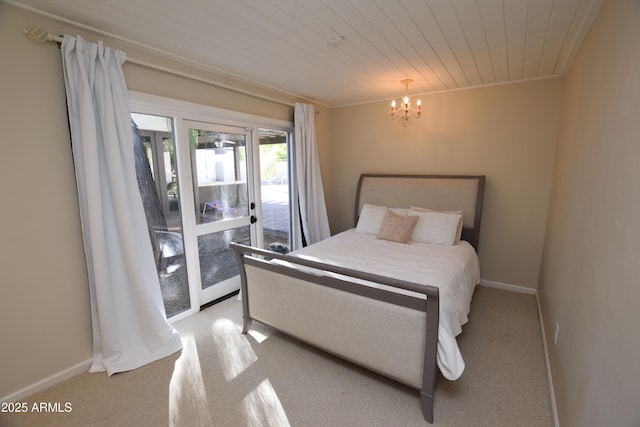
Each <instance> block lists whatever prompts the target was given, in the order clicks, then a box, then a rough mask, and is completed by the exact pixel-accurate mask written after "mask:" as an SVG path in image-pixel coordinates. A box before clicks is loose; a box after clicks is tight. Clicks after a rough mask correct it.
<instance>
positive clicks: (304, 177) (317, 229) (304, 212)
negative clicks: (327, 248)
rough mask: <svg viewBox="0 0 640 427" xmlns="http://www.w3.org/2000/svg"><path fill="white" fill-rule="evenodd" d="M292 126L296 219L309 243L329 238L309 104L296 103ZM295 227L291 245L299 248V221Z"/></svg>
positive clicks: (313, 125) (312, 111) (312, 112)
mask: <svg viewBox="0 0 640 427" xmlns="http://www.w3.org/2000/svg"><path fill="white" fill-rule="evenodd" d="M294 125H295V141H294V142H295V147H294V152H295V158H296V162H295V168H296V179H297V188H298V205H299V209H300V222H301V223H302V224H301V227H302V232H303V233H304V238H305V240H306V243H307V244H308V245H310V244H312V243H316V242H319V241H321V240H324V239H326V238H328V237H331V231H330V230H329V219H328V217H327V208H326V205H325V201H324V190H323V188H322V176H321V174H320V159H319V158H318V144H317V142H316V126H315V111H314V108H313V105H309V104H301V103H296V105H295V112H294ZM295 226H296V227H297V229H296V228H295V227H294V244H295V248H300V247H302V236H301V235H300V234H301V233H300V232H299V231H300V230H299V227H300V224H297V223H296V224H295Z"/></svg>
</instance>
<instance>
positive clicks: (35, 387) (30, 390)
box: [0, 359, 92, 402]
mask: <svg viewBox="0 0 640 427" xmlns="http://www.w3.org/2000/svg"><path fill="white" fill-rule="evenodd" d="M91 363H92V360H91V359H88V360H85V361H84V362H80V363H78V364H77V365H74V366H71V367H70V368H67V369H65V370H64V371H61V372H58V373H57V374H53V375H51V376H50V377H47V378H45V379H43V380H40V381H38V382H37V383H34V384H31V385H29V386H27V387H25V388H23V389H21V390H18V391H16V392H14V393H11V394H9V395H7V396H2V397H0V402H15V401H17V400H19V399H23V398H25V397H27V396H30V395H32V394H34V393H37V392H39V391H42V390H45V389H47V388H49V387H52V386H54V385H56V384H58V383H61V382H63V381H65V380H68V379H69V378H71V377H73V376H75V375H78V374H82V373H84V372H87V371H89V368H90V367H91Z"/></svg>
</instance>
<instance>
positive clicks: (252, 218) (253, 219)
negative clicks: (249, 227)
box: [251, 215, 258, 224]
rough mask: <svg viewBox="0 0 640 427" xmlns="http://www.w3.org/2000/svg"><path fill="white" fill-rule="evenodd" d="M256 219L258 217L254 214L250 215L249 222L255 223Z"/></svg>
mask: <svg viewBox="0 0 640 427" xmlns="http://www.w3.org/2000/svg"><path fill="white" fill-rule="evenodd" d="M257 221H258V218H256V217H255V215H251V224H255V223H256V222H257Z"/></svg>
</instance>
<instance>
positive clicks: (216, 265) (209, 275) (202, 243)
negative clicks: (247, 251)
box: [198, 226, 251, 289]
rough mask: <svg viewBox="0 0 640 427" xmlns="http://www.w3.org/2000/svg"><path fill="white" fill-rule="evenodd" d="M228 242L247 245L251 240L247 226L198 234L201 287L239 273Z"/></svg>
mask: <svg viewBox="0 0 640 427" xmlns="http://www.w3.org/2000/svg"><path fill="white" fill-rule="evenodd" d="M230 242H238V243H243V244H245V245H249V244H250V242H251V235H250V230H249V226H244V227H237V228H231V229H228V230H224V231H220V232H217V233H210V234H205V235H202V236H198V252H199V253H200V275H201V279H202V289H205V288H208V287H210V286H213V285H215V284H216V283H220V282H222V281H224V280H227V279H230V278H232V277H234V276H237V275H238V274H240V271H239V270H238V263H237V261H236V258H235V254H234V252H233V250H232V249H229V243H230Z"/></svg>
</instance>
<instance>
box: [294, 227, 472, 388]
mask: <svg viewBox="0 0 640 427" xmlns="http://www.w3.org/2000/svg"><path fill="white" fill-rule="evenodd" d="M292 255H295V256H298V257H301V258H305V259H311V260H315V261H321V262H324V263H328V264H332V265H338V266H342V267H346V268H351V269H354V270H359V271H365V272H369V273H374V274H379V275H381V276H387V277H394V278H397V279H402V280H406V281H409V282H413V283H418V284H423V285H432V286H437V287H438V288H439V290H440V327H439V329H438V367H439V368H440V371H441V372H442V375H444V377H445V378H447V379H449V380H455V379H457V378H458V377H460V375H462V372H463V371H464V367H465V365H464V360H463V359H462V354H461V353H460V349H459V347H458V343H457V341H456V336H458V334H460V332H462V325H464V324H465V323H466V322H467V320H468V317H467V315H468V314H469V309H470V306H471V297H472V295H473V290H474V288H475V285H476V284H477V283H478V282H479V281H480V267H479V263H478V257H477V255H476V253H475V251H474V249H473V247H472V246H471V245H470V244H468V243H467V242H465V241H461V242H460V243H458V244H456V245H453V246H441V245H433V244H427V243H418V242H410V243H407V244H404V243H395V242H389V241H386V240H379V239H376V237H375V236H374V235H371V234H365V233H359V232H357V231H355V229H352V230H347V231H345V232H342V233H340V234H337V235H335V236H333V237H332V238H330V239H327V240H324V241H322V242H319V243H316V244H314V245H311V246H307V247H306V248H303V249H300V250H298V251H295V252H293V253H292ZM423 296H424V295H423Z"/></svg>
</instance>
